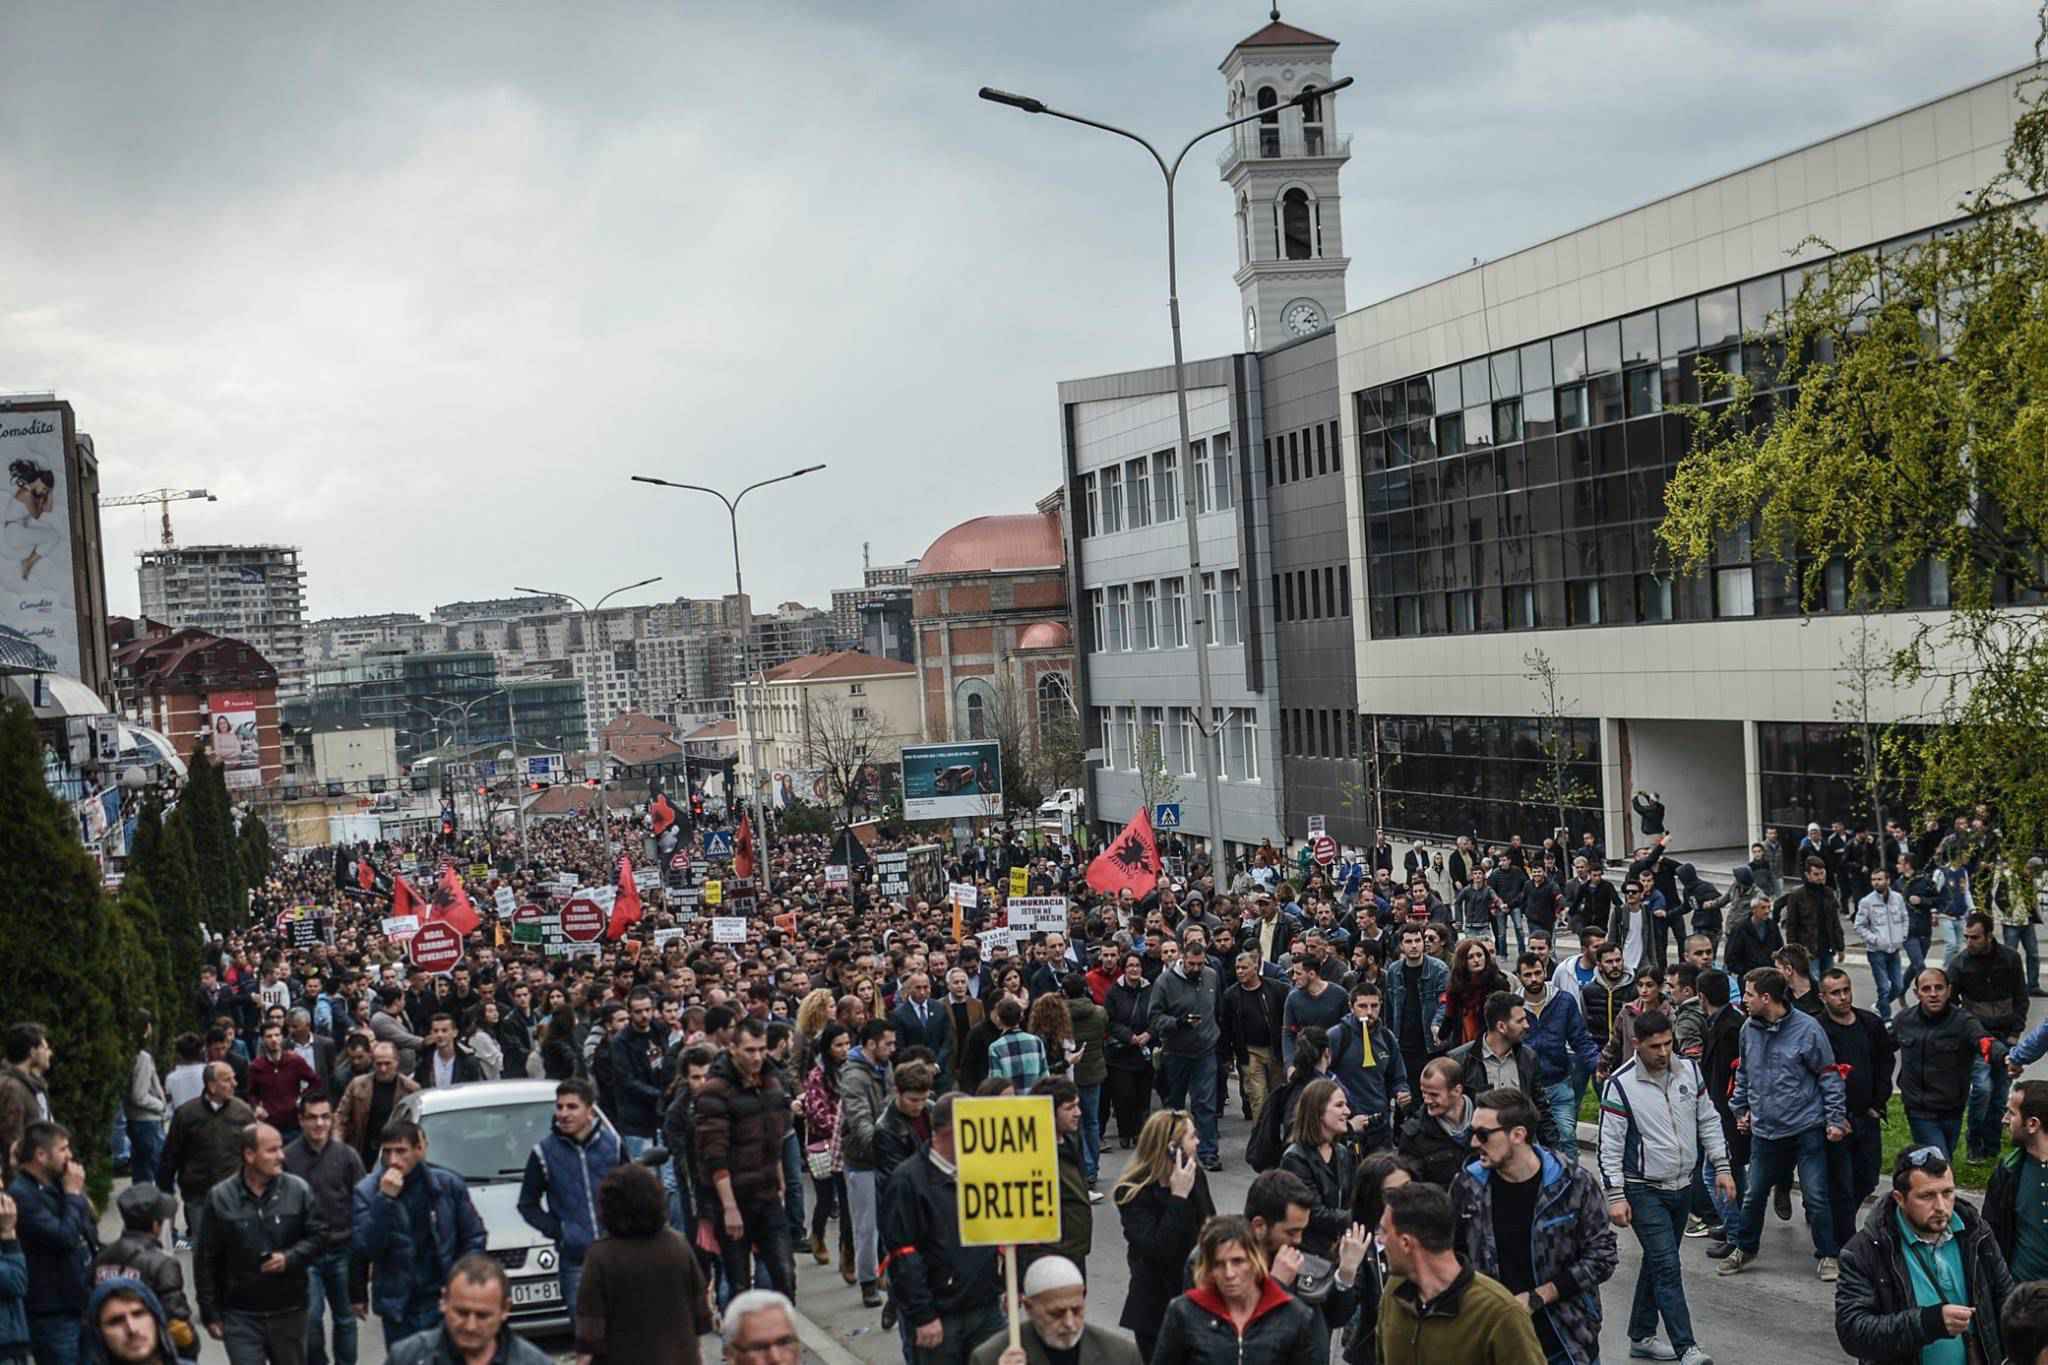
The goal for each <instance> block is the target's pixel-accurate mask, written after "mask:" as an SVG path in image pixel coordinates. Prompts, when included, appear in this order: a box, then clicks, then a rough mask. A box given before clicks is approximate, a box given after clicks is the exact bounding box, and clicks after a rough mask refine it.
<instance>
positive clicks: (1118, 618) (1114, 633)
mask: <svg viewBox="0 0 2048 1365" xmlns="http://www.w3.org/2000/svg"><path fill="white" fill-rule="evenodd" d="M1109 647H1110V648H1111V649H1114V650H1118V651H1122V650H1126V649H1129V648H1130V647H1131V589H1130V585H1129V584H1125V583H1119V584H1118V585H1117V586H1115V587H1113V588H1111V589H1110V590H1109Z"/></svg>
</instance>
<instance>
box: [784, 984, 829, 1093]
mask: <svg viewBox="0 0 2048 1365" xmlns="http://www.w3.org/2000/svg"><path fill="white" fill-rule="evenodd" d="M793 1022H794V1023H795V1025H796V1043H795V1047H794V1051H795V1053H796V1069H795V1074H796V1075H799V1076H807V1075H809V1074H810V1070H811V1063H813V1062H815V1061H817V1060H818V1035H819V1034H821V1033H823V1032H824V1031H825V1025H827V1024H829V1023H831V1022H832V992H831V991H829V990H827V989H825V987H823V986H819V987H817V988H816V989H815V990H813V991H812V992H811V993H810V994H808V995H806V996H805V997H804V998H803V1000H802V1002H801V1003H799V1004H798V1005H797V1007H796V1019H795V1020H794V1021H793Z"/></svg>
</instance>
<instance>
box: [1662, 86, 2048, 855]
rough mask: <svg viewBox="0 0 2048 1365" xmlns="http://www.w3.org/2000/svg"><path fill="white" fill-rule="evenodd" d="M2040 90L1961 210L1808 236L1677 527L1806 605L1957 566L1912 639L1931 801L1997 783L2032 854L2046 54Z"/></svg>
mask: <svg viewBox="0 0 2048 1365" xmlns="http://www.w3.org/2000/svg"><path fill="white" fill-rule="evenodd" d="M2038 55H2039V51H2038V47H2037V57H2038ZM2021 93H2022V96H2023V98H2024V100H2025V102H2026V105H2027V107H2026V110H2025V112H2024V113H2023V114H2022V115H2021V117H2020V119H2019V121H2018V123H2017V125H2016V126H2015V127H2014V130H2013V141H2012V145H2011V147H2010V149H2009V151H2008V153H2007V155H2006V160H2005V169H2004V170H2003V172H2001V173H2000V174H1999V175H1997V176H1996V177H1995V178H1994V179H1993V180H1992V182H1991V183H1990V184H1988V185H1986V186H1985V187H1983V188H1982V189H1981V190H1979V191H1977V192H1976V193H1975V194H1974V195H1972V196H1970V197H1969V198H1968V199H1967V200H1965V201H1964V202H1963V203H1962V204H1960V205H1959V206H1958V207H1959V210H1960V211H1961V212H1962V213H1963V214H1964V215H1965V217H1964V220H1963V221H1962V222H1961V223H1960V224H1959V225H1958V226H1957V227H1956V228H1954V229H1953V230H1946V231H1944V232H1942V233H1939V234H1936V235H1934V236H1932V237H1931V238H1929V239H1927V240H1924V241H1922V242H1919V243H1917V244H1914V245H1912V246H1910V247H1909V248H1907V249H1886V250H1884V251H1882V252H1879V251H1875V250H1861V251H1852V252H1848V253H1844V254H1839V255H1835V254H1832V252H1833V248H1832V247H1830V246H1829V245H1828V244H1827V243H1825V242H1809V243H1807V244H1805V247H1806V248H1807V250H1806V254H1807V256H1808V258H1809V259H1813V258H1815V257H1818V256H1823V255H1825V256H1827V259H1825V260H1822V261H1819V262H1818V263H1817V264H1815V265H1812V266H1809V267H1808V268H1807V269H1806V271H1805V274H1804V277H1803V280H1802V282H1801V286H1800V288H1799V289H1798V290H1797V291H1796V293H1795V294H1794V295H1793V296H1792V297H1790V298H1789V299H1788V300H1787V302H1786V305H1785V308H1784V310H1783V312H1782V314H1780V315H1779V316H1778V317H1777V318H1776V319H1775V320H1774V323H1773V325H1772V326H1771V327H1770V328H1769V330H1768V333H1767V334H1764V335H1753V336H1752V337H1750V338H1749V339H1748V341H1747V344H1746V345H1745V346H1744V348H1743V352H1742V354H1743V356H1744V357H1745V359H1744V361H1743V363H1742V366H1741V369H1742V371H1743V372H1742V373H1739V374H1729V373H1723V372H1720V371H1712V370H1710V372H1708V373H1706V374H1705V376H1704V377H1703V379H1702V394H1703V397H1705V398H1706V399H1707V401H1706V402H1704V403H1702V404H1701V405H1700V406H1698V407H1695V408H1694V409H1692V410H1691V413H1690V421H1691V426H1692V443H1691V444H1692V449H1691V452H1690V453H1689V454H1688V455H1687V456H1686V458H1685V460H1684V462H1683V463H1682V464H1681V465H1680V466H1679V468H1678V471H1677V473H1676V474H1675V475H1674V477H1673V479H1672V482H1671V486H1670V488H1669V489H1668V490H1667V492H1666V495H1665V501H1666V512H1665V519H1664V521H1663V523H1662V524H1661V525H1660V527H1659V528H1658V536H1659V539H1660V541H1661V542H1662V545H1663V547H1664V549H1665V550H1666V551H1667V552H1668V554H1669V556H1670V558H1671V559H1672V560H1673V561H1674V563H1675V565H1676V567H1677V568H1678V569H1679V570H1680V571H1681V572H1685V573H1701V572H1704V571H1705V570H1706V568H1707V567H1708V566H1709V565H1710V564H1711V563H1712V562H1713V558H1714V554H1715V550H1716V546H1717V545H1718V544H1721V543H1722V542H1723V541H1724V540H1725V539H1727V538H1740V537H1743V536H1747V537H1748V538H1749V540H1750V543H1751V546H1752V547H1753V549H1752V553H1753V554H1754V555H1755V557H1756V558H1758V559H1771V558H1774V559H1775V560H1776V561H1777V567H1778V568H1779V569H1780V570H1782V571H1783V572H1785V573H1787V574H1788V575H1790V576H1792V579H1793V581H1795V582H1796V583H1797V585H1798V588H1799V592H1800V596H1801V601H1802V603H1803V605H1804V606H1805V607H1806V608H1807V609H1809V610H1811V609H1813V608H1814V607H1816V606H1817V605H1820V604H1821V603H1822V601H1823V600H1824V594H1825V595H1826V596H1829V597H1833V598H1834V599H1835V600H1836V602H1837V603H1842V604H1847V605H1849V606H1851V607H1852V608H1853V609H1856V610H1867V609H1871V608H1876V609H1896V608H1900V607H1902V606H1905V605H1907V603H1908V597H1909V589H1918V591H1915V592H1913V593H1912V595H1913V596H1914V597H1916V598H1918V599H1919V601H1920V602H1921V603H1922V604H1932V605H1940V602H1939V593H1938V592H1937V591H1933V590H1931V588H1932V587H1933V585H1938V584H1939V583H1940V582H1941V581H1942V580H1943V579H1944V578H1945V580H1946V583H1947V591H1948V597H1949V605H1951V606H1952V607H1953V608H1954V610H1953V612H1952V613H1950V614H1947V615H1939V616H1932V617H1928V618H1923V619H1920V620H1917V621H1916V622H1915V623H1914V628H1913V629H1912V631H1911V634H1910V639H1909V640H1908V641H1907V642H1906V643H1905V644H1904V645H1903V646H1902V647H1900V648H1899V649H1897V650H1896V651H1895V652H1894V654H1893V655H1892V658H1891V668H1892V672H1893V675H1894V679H1895V681H1896V683H1897V684H1898V686H1899V688H1900V690H1901V691H1910V692H1911V693H1912V695H1914V696H1916V697H1920V698H1925V700H1924V701H1923V702H1920V703H1917V705H1919V706H1922V707H1924V711H1923V712H1922V713H1921V715H1920V717H1919V718H1921V719H1925V720H1928V721H1932V722H1934V724H1933V726H1932V727H1931V728H1930V729H1928V730H1927V731H1925V732H1924V733H1923V734H1922V735H1921V737H1919V738H1916V739H1907V740H1905V744H1906V747H1907V749H1908V752H1909V756H1910V767H1911V768H1912V770H1913V771H1914V772H1915V774H1916V777H1917V780H1918V786H1919V792H1920V797H1921V799H1922V800H1923V801H1924V802H1925V804H1926V805H1927V806H1928V807H1929V808H1931V809H1937V810H1953V809H1960V808H1964V807H1967V806H1968V805H1970V804H1971V803H1973V802H1977V801H1986V802H1989V803H1991V805H1992V806H1993V807H1994V808H1995V810H1996V812H1997V818H1998V820H1999V822H2000V824H2001V826H2002V827H2003V830H2004V834H2005V838H2004V841H2003V845H2002V847H2003V848H2005V849H2007V850H2009V851H2011V852H2012V853H2013V854H2014V855H2016V856H2025V854H2027V853H2030V852H2032V851H2033V850H2034V849H2036V848H2038V847H2041V846H2043V844H2044V843H2048V630H2044V626H2048V620H2044V616H2043V612H2042V610H2041V608H2040V606H2039V605H2038V604H2039V603H2041V602H2042V601H2043V600H2044V599H2048V498H2044V497H2043V496H2042V490H2043V489H2044V488H2048V240H2044V237H2043V234H2042V232H2041V231H2040V229H2039V227H2038V226H2037V225H2036V222H2035V217H2036V215H2035V206H2034V201H2035V200H2036V199H2037V198H2038V196H2039V195H2040V194H2041V193H2042V191H2043V189H2044V188H2048V85H2044V83H2043V79H2042V77H2041V75H2040V74H2038V71H2037V74H2035V75H2032V76H2029V77H2028V78H2026V80H2025V81H2023V82H2022V86H2021ZM1770 390H1778V392H1769V391H1770ZM1906 718H1907V717H1899V719H1906Z"/></svg>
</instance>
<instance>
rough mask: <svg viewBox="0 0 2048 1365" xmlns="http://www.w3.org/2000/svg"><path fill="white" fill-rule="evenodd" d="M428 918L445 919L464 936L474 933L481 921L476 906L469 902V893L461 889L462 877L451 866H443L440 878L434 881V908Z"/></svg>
mask: <svg viewBox="0 0 2048 1365" xmlns="http://www.w3.org/2000/svg"><path fill="white" fill-rule="evenodd" d="M429 918H430V919H437V920H443V921H445V922H446V923H448V924H450V925H452V926H453V927H454V929H455V932H456V933H458V934H461V935H463V936H464V937H468V936H469V935H470V934H473V933H475V932H476V927H477V925H479V924H481V923H482V922H483V921H482V920H481V919H479V918H478V917H477V913H476V907H475V906H474V905H471V904H470V903H469V893H468V892H467V891H464V890H463V889H462V879H461V878H460V877H457V876H456V875H455V869H454V868H452V867H443V868H442V869H441V879H440V880H439V881H438V882H436V883H434V909H433V913H432V915H430V916H429Z"/></svg>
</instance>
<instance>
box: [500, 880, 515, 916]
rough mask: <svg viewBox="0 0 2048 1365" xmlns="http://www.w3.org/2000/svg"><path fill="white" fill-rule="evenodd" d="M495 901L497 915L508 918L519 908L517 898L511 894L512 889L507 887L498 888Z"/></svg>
mask: <svg viewBox="0 0 2048 1365" xmlns="http://www.w3.org/2000/svg"><path fill="white" fill-rule="evenodd" d="M495 899H496V900H497V902H498V913H499V914H501V915H505V916H507V917H509V916H510V915H511V914H512V912H513V911H514V910H517V909H518V908H519V897H517V896H515V895H513V894H512V888H511V887H509V886H501V887H499V888H498V892H497V896H496V898H495Z"/></svg>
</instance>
